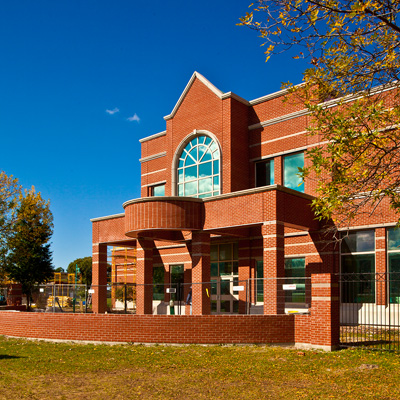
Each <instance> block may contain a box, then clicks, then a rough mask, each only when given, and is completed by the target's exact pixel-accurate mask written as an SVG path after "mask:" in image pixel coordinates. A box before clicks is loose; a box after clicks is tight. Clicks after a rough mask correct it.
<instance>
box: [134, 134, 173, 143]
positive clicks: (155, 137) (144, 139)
mask: <svg viewBox="0 0 400 400" xmlns="http://www.w3.org/2000/svg"><path fill="white" fill-rule="evenodd" d="M166 134H167V131H162V132H159V133H155V134H154V135H150V136H146V137H144V138H143V139H139V142H140V143H143V142H147V141H148V140H153V139H157V138H159V137H161V136H165V135H166Z"/></svg>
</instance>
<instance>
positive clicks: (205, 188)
mask: <svg viewBox="0 0 400 400" xmlns="http://www.w3.org/2000/svg"><path fill="white" fill-rule="evenodd" d="M219 194H220V152H219V148H218V145H217V143H216V142H215V141H214V140H213V139H211V138H210V137H209V136H205V135H200V136H197V137H195V138H194V139H192V140H191V141H190V142H189V143H188V144H187V145H186V146H185V148H184V149H183V151H182V153H181V155H180V157H179V164H178V196H191V197H199V198H202V197H210V196H217V195H219Z"/></svg>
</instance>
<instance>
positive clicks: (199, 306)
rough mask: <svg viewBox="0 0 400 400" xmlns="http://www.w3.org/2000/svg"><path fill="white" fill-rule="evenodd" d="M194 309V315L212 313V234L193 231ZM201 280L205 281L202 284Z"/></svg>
mask: <svg viewBox="0 0 400 400" xmlns="http://www.w3.org/2000/svg"><path fill="white" fill-rule="evenodd" d="M191 256H192V283H193V285H192V286H193V287H192V310H193V315H204V314H210V312H211V301H210V297H209V296H210V295H211V287H210V284H209V282H210V280H211V263H210V234H208V233H204V232H198V231H197V232H193V233H192V253H191ZM201 282H205V283H203V284H200V283H201ZM207 289H208V295H207Z"/></svg>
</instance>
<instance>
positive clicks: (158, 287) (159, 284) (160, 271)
mask: <svg viewBox="0 0 400 400" xmlns="http://www.w3.org/2000/svg"><path fill="white" fill-rule="evenodd" d="M153 285H154V286H153V300H164V267H154V268H153Z"/></svg>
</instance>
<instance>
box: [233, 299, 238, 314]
mask: <svg viewBox="0 0 400 400" xmlns="http://www.w3.org/2000/svg"><path fill="white" fill-rule="evenodd" d="M232 312H234V313H238V312H239V301H238V300H233V310H232Z"/></svg>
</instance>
